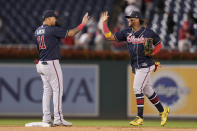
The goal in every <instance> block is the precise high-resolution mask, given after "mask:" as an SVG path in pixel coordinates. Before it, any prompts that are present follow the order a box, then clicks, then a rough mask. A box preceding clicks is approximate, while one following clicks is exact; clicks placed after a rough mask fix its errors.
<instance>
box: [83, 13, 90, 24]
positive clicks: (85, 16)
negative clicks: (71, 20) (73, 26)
mask: <svg viewBox="0 0 197 131" xmlns="http://www.w3.org/2000/svg"><path fill="white" fill-rule="evenodd" d="M89 19H90V16H88V12H87V13H86V14H85V15H84V17H83V19H82V24H85V25H86V24H87V23H88V20H89Z"/></svg>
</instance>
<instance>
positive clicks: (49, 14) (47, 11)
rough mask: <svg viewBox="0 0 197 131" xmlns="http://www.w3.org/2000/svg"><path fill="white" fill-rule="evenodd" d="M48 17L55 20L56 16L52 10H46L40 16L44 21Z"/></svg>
mask: <svg viewBox="0 0 197 131" xmlns="http://www.w3.org/2000/svg"><path fill="white" fill-rule="evenodd" d="M48 17H55V18H57V17H58V16H57V14H56V13H55V11H54V10H46V11H44V13H43V15H42V20H45V19H46V18H48Z"/></svg>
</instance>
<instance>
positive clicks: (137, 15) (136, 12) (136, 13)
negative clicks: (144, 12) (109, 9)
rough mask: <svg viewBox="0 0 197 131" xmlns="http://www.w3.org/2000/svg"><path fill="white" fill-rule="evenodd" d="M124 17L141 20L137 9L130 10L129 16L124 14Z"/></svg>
mask: <svg viewBox="0 0 197 131" xmlns="http://www.w3.org/2000/svg"><path fill="white" fill-rule="evenodd" d="M125 17H126V18H138V19H140V20H142V16H141V14H140V12H138V11H132V12H131V14H130V15H129V16H125Z"/></svg>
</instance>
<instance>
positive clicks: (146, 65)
mask: <svg viewBox="0 0 197 131" xmlns="http://www.w3.org/2000/svg"><path fill="white" fill-rule="evenodd" d="M108 17H109V16H108V12H103V13H102V14H101V18H100V19H101V21H102V22H103V32H104V35H105V38H106V39H107V40H117V41H126V42H127V46H128V50H129V54H130V63H131V66H132V68H133V70H134V73H135V77H134V84H133V88H134V93H135V95H136V103H137V111H138V113H137V116H136V118H135V119H134V120H133V121H131V122H129V123H130V124H131V125H133V126H139V125H143V124H144V118H143V110H144V95H145V96H146V97H147V98H148V99H149V100H150V101H151V102H152V104H154V105H155V107H156V108H157V110H158V111H159V113H160V116H161V126H164V125H165V124H166V121H167V117H168V113H169V108H168V107H163V106H162V104H161V103H160V101H159V98H158V96H157V94H156V93H155V91H154V90H153V88H152V84H151V78H150V74H151V72H152V71H153V70H154V69H155V68H156V66H155V63H154V61H153V58H152V56H154V55H156V54H157V53H158V52H159V51H160V49H161V47H162V44H161V40H160V38H159V36H158V35H157V34H156V33H155V32H153V31H152V30H151V29H148V28H145V27H144V26H143V19H142V17H141V15H140V13H139V12H136V11H133V12H132V13H131V14H130V16H126V18H127V20H128V24H129V28H127V29H124V30H122V31H120V32H117V33H115V34H112V33H111V31H110V30H109V28H108V26H107V20H108ZM147 40H152V41H153V45H154V50H153V51H152V52H148V53H147V52H145V51H144V50H145V43H146V42H147Z"/></svg>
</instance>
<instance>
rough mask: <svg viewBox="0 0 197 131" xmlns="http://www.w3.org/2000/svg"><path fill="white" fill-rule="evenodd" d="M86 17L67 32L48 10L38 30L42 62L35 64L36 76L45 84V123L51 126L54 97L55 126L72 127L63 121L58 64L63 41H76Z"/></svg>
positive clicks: (36, 33) (86, 20)
mask: <svg viewBox="0 0 197 131" xmlns="http://www.w3.org/2000/svg"><path fill="white" fill-rule="evenodd" d="M89 18H90V17H89V16H88V13H86V14H85V15H84V17H83V19H82V22H81V24H80V25H79V26H77V27H76V28H74V29H70V30H68V29H64V28H62V27H60V26H59V25H58V16H57V15H56V13H55V11H53V10H47V11H45V12H44V14H43V24H42V25H41V26H40V27H38V28H37V29H36V31H35V33H34V37H35V40H36V44H37V49H38V51H39V60H37V61H36V68H37V72H38V73H39V74H40V76H41V79H42V81H43V89H44V92H43V99H42V108H43V120H42V121H43V122H45V123H52V120H51V111H50V99H51V97H52V96H53V104H54V123H53V125H54V126H59V125H63V126H72V123H71V122H68V121H66V120H64V118H63V114H62V95H63V78H62V70H61V66H60V63H59V59H60V46H59V40H60V38H65V37H67V36H70V37H73V36H75V35H76V34H77V33H78V32H80V31H81V30H82V29H83V27H84V26H85V25H86V24H87V22H88V20H89Z"/></svg>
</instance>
